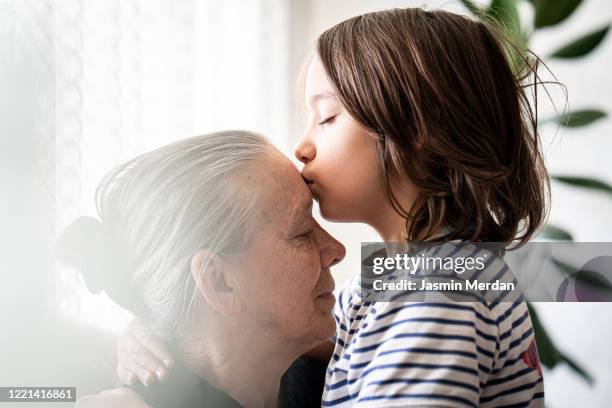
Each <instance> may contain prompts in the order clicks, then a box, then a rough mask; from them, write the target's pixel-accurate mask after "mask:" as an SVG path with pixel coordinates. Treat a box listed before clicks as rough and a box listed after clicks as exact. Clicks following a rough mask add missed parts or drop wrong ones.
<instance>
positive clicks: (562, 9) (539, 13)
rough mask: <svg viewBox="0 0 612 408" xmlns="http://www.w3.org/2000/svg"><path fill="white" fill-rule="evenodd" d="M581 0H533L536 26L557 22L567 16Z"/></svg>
mask: <svg viewBox="0 0 612 408" xmlns="http://www.w3.org/2000/svg"><path fill="white" fill-rule="evenodd" d="M580 3H582V0H534V1H533V4H534V5H535V21H534V26H535V27H536V28H542V27H549V26H553V25H556V24H559V23H560V22H562V21H563V20H565V19H566V18H568V17H569V16H570V15H571V14H572V13H573V12H574V10H576V8H577V7H578V6H579V5H580Z"/></svg>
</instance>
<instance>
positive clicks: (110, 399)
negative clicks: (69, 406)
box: [74, 388, 151, 408]
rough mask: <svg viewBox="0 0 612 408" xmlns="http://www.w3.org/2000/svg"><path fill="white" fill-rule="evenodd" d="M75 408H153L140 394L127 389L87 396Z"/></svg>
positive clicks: (116, 389)
mask: <svg viewBox="0 0 612 408" xmlns="http://www.w3.org/2000/svg"><path fill="white" fill-rule="evenodd" d="M74 407H75V408H107V407H113V408H151V407H149V406H148V405H147V404H146V403H145V402H144V401H143V400H142V399H141V398H140V396H139V395H138V394H136V393H135V392H134V391H132V390H130V389H127V388H113V389H111V390H104V391H102V392H101V393H99V394H95V395H85V396H84V397H82V398H79V400H78V401H77V402H76V405H75V406H74Z"/></svg>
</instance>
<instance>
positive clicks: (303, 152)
mask: <svg viewBox="0 0 612 408" xmlns="http://www.w3.org/2000/svg"><path fill="white" fill-rule="evenodd" d="M293 154H295V158H296V159H298V160H299V161H301V162H302V163H304V164H307V163H309V162H311V161H312V160H313V159H314V158H315V156H316V154H317V152H316V149H315V147H314V145H313V144H312V143H311V142H310V141H309V140H308V139H307V138H306V137H305V136H302V137H301V138H300V140H298V143H297V145H296V146H295V150H294V151H293Z"/></svg>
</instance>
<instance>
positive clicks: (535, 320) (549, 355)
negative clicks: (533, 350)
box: [527, 302, 593, 383]
mask: <svg viewBox="0 0 612 408" xmlns="http://www.w3.org/2000/svg"><path fill="white" fill-rule="evenodd" d="M527 309H528V310H529V317H530V318H531V324H532V325H533V333H534V337H535V340H536V344H537V345H538V355H539V357H540V362H541V363H542V364H543V365H545V366H546V367H548V368H553V367H555V366H556V365H557V364H559V363H561V362H564V363H567V365H569V366H570V368H572V369H573V370H574V371H575V372H576V373H578V374H579V375H580V376H581V377H582V378H584V379H585V380H586V381H587V382H589V383H593V377H591V375H590V374H589V373H587V371H586V370H585V369H583V368H582V367H580V366H579V365H578V364H576V362H575V361H574V360H573V359H571V358H570V357H568V356H567V355H566V354H565V353H562V352H560V351H559V350H558V349H557V347H556V346H555V345H554V343H553V342H552V340H551V338H550V336H549V335H548V333H547V332H546V330H545V329H544V326H542V323H540V318H539V317H538V314H537V313H536V311H535V309H534V308H533V306H532V305H531V304H530V303H529V302H527Z"/></svg>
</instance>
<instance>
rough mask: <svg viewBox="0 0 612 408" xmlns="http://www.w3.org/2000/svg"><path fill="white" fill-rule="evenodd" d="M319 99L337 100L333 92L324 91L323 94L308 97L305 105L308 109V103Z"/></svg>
mask: <svg viewBox="0 0 612 408" xmlns="http://www.w3.org/2000/svg"><path fill="white" fill-rule="evenodd" d="M321 99H337V98H336V95H335V94H334V93H333V92H329V91H325V92H321V93H318V94H316V95H312V96H310V97H309V98H308V101H306V103H305V105H306V106H307V107H308V104H309V103H310V104H313V103H315V102H317V101H319V100H321Z"/></svg>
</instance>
